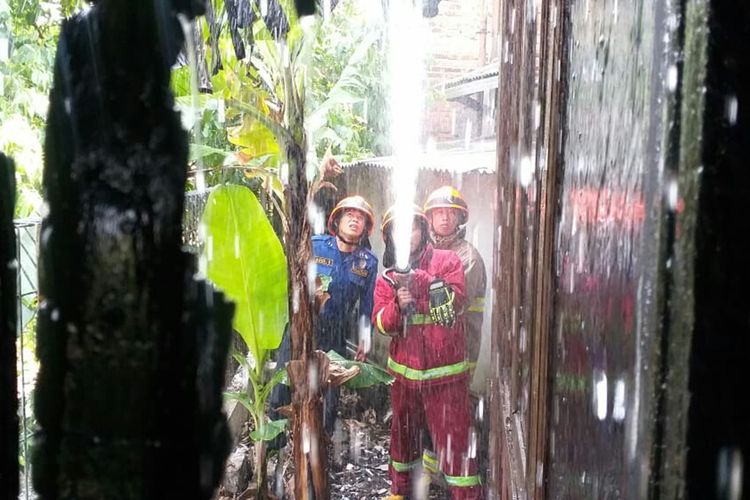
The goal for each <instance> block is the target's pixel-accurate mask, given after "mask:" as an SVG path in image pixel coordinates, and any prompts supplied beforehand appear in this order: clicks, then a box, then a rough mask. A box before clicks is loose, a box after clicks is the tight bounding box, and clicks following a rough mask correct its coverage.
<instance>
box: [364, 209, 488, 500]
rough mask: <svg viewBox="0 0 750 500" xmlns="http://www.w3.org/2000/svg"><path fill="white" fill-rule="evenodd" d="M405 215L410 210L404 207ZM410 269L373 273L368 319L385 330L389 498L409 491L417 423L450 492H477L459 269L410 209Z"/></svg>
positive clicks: (389, 241)
mask: <svg viewBox="0 0 750 500" xmlns="http://www.w3.org/2000/svg"><path fill="white" fill-rule="evenodd" d="M407 216H408V217H411V216H412V214H407ZM393 220H394V217H393V210H392V209H391V210H389V211H388V212H386V214H385V216H384V217H383V224H382V231H383V239H384V241H385V243H386V254H385V256H384V264H385V265H386V266H389V265H393V264H394V262H393V255H394V246H393V238H392V235H391V230H392V226H393V224H392V223H393ZM410 250H411V254H410V268H409V269H398V268H388V269H386V270H385V271H384V272H383V274H382V275H380V276H378V279H377V281H376V284H375V298H374V307H373V314H372V321H373V324H374V325H375V327H376V328H377V330H378V331H379V332H380V333H382V334H383V335H387V336H389V337H391V344H390V350H389V357H388V370H389V372H390V373H391V374H392V375H394V376H395V381H394V382H393V385H392V387H391V404H392V405H393V419H392V421H391V442H390V458H391V460H390V466H389V471H390V476H391V496H389V497H386V498H389V499H392V500H396V499H403V498H408V497H409V495H410V494H411V493H412V488H413V484H412V483H413V482H414V479H415V478H413V477H412V471H414V470H415V469H417V468H418V467H419V466H420V465H421V455H422V439H421V433H422V431H423V429H425V428H426V429H428V430H429V432H430V435H431V437H432V441H433V443H434V445H435V448H436V452H437V455H438V464H439V468H440V471H441V472H442V473H443V474H444V476H445V479H446V482H447V483H448V486H449V488H450V491H451V496H452V498H454V499H481V498H482V487H481V484H480V479H479V475H478V473H477V463H476V457H475V451H474V450H475V449H476V447H475V446H471V445H470V443H471V441H472V439H471V433H472V425H471V418H470V406H469V363H468V361H467V353H466V338H465V336H464V332H463V323H464V322H463V321H461V319H460V318H457V317H456V311H461V310H463V307H464V305H465V301H466V298H465V288H464V271H463V265H462V264H461V259H460V258H459V257H458V256H457V255H456V254H455V253H453V252H451V251H447V250H438V249H434V248H433V247H432V245H430V243H429V224H428V221H427V218H426V217H425V215H424V213H423V212H422V210H421V209H420V208H419V207H414V208H413V224H412V231H411V241H410Z"/></svg>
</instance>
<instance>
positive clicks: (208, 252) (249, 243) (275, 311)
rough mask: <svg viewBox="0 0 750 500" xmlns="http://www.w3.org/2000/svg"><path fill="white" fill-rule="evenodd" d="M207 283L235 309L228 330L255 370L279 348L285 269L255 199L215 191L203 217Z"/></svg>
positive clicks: (230, 188)
mask: <svg viewBox="0 0 750 500" xmlns="http://www.w3.org/2000/svg"><path fill="white" fill-rule="evenodd" d="M202 222H203V224H205V228H206V244H205V245H204V255H205V257H206V261H207V275H208V278H209V279H210V280H211V281H212V282H213V283H214V284H216V286H218V287H219V288H221V289H222V290H223V291H224V293H226V294H227V296H228V297H229V298H230V299H231V300H233V301H234V302H235V303H236V305H237V309H236V313H235V316H234V320H233V327H234V329H235V330H237V331H238V332H239V334H240V336H241V337H242V339H243V340H244V341H245V343H246V344H247V346H248V349H249V350H250V353H251V355H252V356H253V359H254V360H255V362H256V366H258V365H259V363H262V361H263V359H265V353H266V350H268V349H276V348H277V347H278V346H279V344H280V343H281V337H282V334H283V332H284V325H285V324H286V322H287V317H288V311H287V268H286V259H285V257H284V251H283V249H282V247H281V242H279V239H278V238H277V237H276V234H275V233H274V231H273V228H272V227H271V224H270V223H269V222H268V218H267V217H266V214H265V212H264V210H263V207H262V206H261V205H260V203H259V202H258V200H257V199H256V198H255V195H254V194H253V193H252V191H250V190H249V189H248V188H246V187H244V186H236V185H223V186H218V187H217V188H216V189H214V190H213V191H212V192H211V195H210V196H209V198H208V201H207V202H206V209H205V211H204V212H203V220H202Z"/></svg>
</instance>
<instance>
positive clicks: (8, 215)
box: [0, 153, 18, 498]
mask: <svg viewBox="0 0 750 500" xmlns="http://www.w3.org/2000/svg"><path fill="white" fill-rule="evenodd" d="M14 176H15V173H14V168H13V162H12V161H11V160H10V159H9V158H7V157H6V156H4V155H3V154H2V153H0V436H2V439H1V440H0V498H17V497H18V397H17V395H16V393H17V387H16V321H17V308H16V267H17V265H16V238H15V233H14V232H13V212H14V209H15V202H16V192H15V191H16V182H15V177H14Z"/></svg>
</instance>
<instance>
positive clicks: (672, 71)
mask: <svg viewBox="0 0 750 500" xmlns="http://www.w3.org/2000/svg"><path fill="white" fill-rule="evenodd" d="M677 76H678V74H677V66H676V65H674V64H673V65H671V66H670V67H669V69H667V89H668V90H669V91H670V92H674V91H675V90H677Z"/></svg>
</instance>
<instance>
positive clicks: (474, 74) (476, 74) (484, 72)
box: [443, 62, 500, 89]
mask: <svg viewBox="0 0 750 500" xmlns="http://www.w3.org/2000/svg"><path fill="white" fill-rule="evenodd" d="M499 74H500V63H498V62H493V63H490V64H487V65H485V66H482V67H481V68H477V69H474V70H471V71H469V72H467V73H464V74H463V75H461V76H459V77H456V78H453V79H452V80H448V81H447V82H445V83H443V88H446V89H449V88H452V87H457V86H459V85H463V84H464V83H469V82H474V81H477V80H483V79H485V78H494V79H496V78H497V77H498V75H499Z"/></svg>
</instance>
